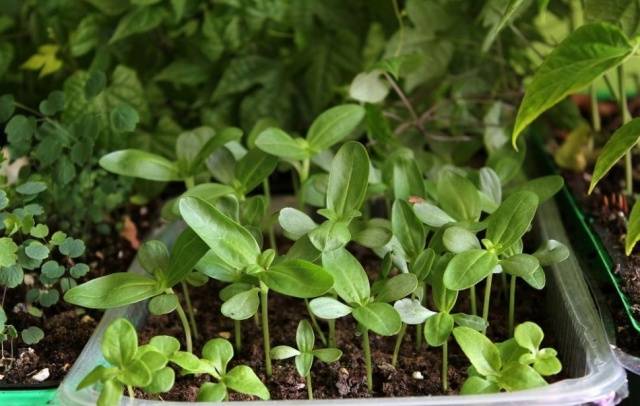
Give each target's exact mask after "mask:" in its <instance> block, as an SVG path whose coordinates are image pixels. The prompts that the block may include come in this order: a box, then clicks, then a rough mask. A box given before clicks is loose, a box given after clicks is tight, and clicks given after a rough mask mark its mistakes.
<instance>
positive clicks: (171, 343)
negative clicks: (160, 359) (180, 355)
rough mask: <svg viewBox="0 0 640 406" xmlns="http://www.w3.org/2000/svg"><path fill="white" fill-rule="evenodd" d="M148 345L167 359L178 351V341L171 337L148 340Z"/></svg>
mask: <svg viewBox="0 0 640 406" xmlns="http://www.w3.org/2000/svg"><path fill="white" fill-rule="evenodd" d="M149 345H151V346H152V347H153V348H155V349H156V350H157V351H159V352H161V353H162V354H164V355H166V356H167V357H169V356H171V355H173V354H174V353H175V352H176V351H178V350H180V341H178V340H177V339H176V338H175V337H171V336H155V337H152V338H151V340H149Z"/></svg>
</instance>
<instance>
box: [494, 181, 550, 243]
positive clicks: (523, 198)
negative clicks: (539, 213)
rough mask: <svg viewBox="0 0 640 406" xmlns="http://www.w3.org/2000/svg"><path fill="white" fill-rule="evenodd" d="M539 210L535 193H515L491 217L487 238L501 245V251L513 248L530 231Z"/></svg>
mask: <svg viewBox="0 0 640 406" xmlns="http://www.w3.org/2000/svg"><path fill="white" fill-rule="evenodd" d="M537 208H538V197H537V196H536V195H535V194H534V193H532V192H527V191H522V192H516V193H513V194H512V195H510V196H509V197H508V198H507V199H506V200H505V201H504V202H503V203H502V204H501V205H500V207H498V209H497V210H496V211H495V212H493V213H492V214H491V216H489V220H488V224H487V238H488V239H489V240H490V241H491V242H492V243H493V244H495V245H498V244H499V245H500V249H499V250H505V249H507V248H509V247H511V246H512V245H513V244H515V243H516V242H517V241H518V240H520V238H522V236H523V235H524V233H525V232H526V231H527V230H528V229H529V225H530V224H531V221H532V220H533V217H534V216H535V214H536V210H537Z"/></svg>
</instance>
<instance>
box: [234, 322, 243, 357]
mask: <svg viewBox="0 0 640 406" xmlns="http://www.w3.org/2000/svg"><path fill="white" fill-rule="evenodd" d="M233 338H234V340H235V343H236V352H240V351H242V322H241V321H240V320H234V321H233Z"/></svg>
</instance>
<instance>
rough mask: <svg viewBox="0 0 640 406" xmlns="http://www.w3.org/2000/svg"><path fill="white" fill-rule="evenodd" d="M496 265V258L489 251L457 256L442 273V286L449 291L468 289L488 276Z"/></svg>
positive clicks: (475, 251)
mask: <svg viewBox="0 0 640 406" xmlns="http://www.w3.org/2000/svg"><path fill="white" fill-rule="evenodd" d="M496 265H498V257H497V256H496V255H495V254H494V253H492V252H489V251H485V250H481V249H472V250H469V251H465V252H463V253H461V254H457V255H456V256H454V257H453V259H451V261H450V262H449V264H448V265H447V268H446V270H445V271H444V276H443V282H444V285H445V286H446V287H447V289H451V290H464V289H469V288H470V287H472V286H475V285H476V284H477V283H478V282H480V281H481V280H483V279H484V278H486V277H487V276H489V275H490V274H491V272H493V269H494V268H495V267H496Z"/></svg>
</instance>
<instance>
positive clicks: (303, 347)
mask: <svg viewBox="0 0 640 406" xmlns="http://www.w3.org/2000/svg"><path fill="white" fill-rule="evenodd" d="M315 344H316V337H315V334H313V328H312V327H311V324H309V322H308V321H306V320H301V321H300V323H298V329H297V330H296V345H297V348H293V347H289V346H287V345H279V346H276V347H273V348H272V349H271V354H270V356H271V358H273V359H277V360H280V359H287V358H292V357H295V362H296V370H297V371H298V374H300V376H302V377H303V378H305V379H306V381H307V394H308V396H309V400H312V399H313V387H312V384H311V367H312V366H313V361H314V360H315V358H318V359H319V360H320V361H322V362H326V363H331V362H336V361H337V360H339V359H340V357H341V356H342V351H340V350H339V349H337V348H321V349H314V347H315Z"/></svg>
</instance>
